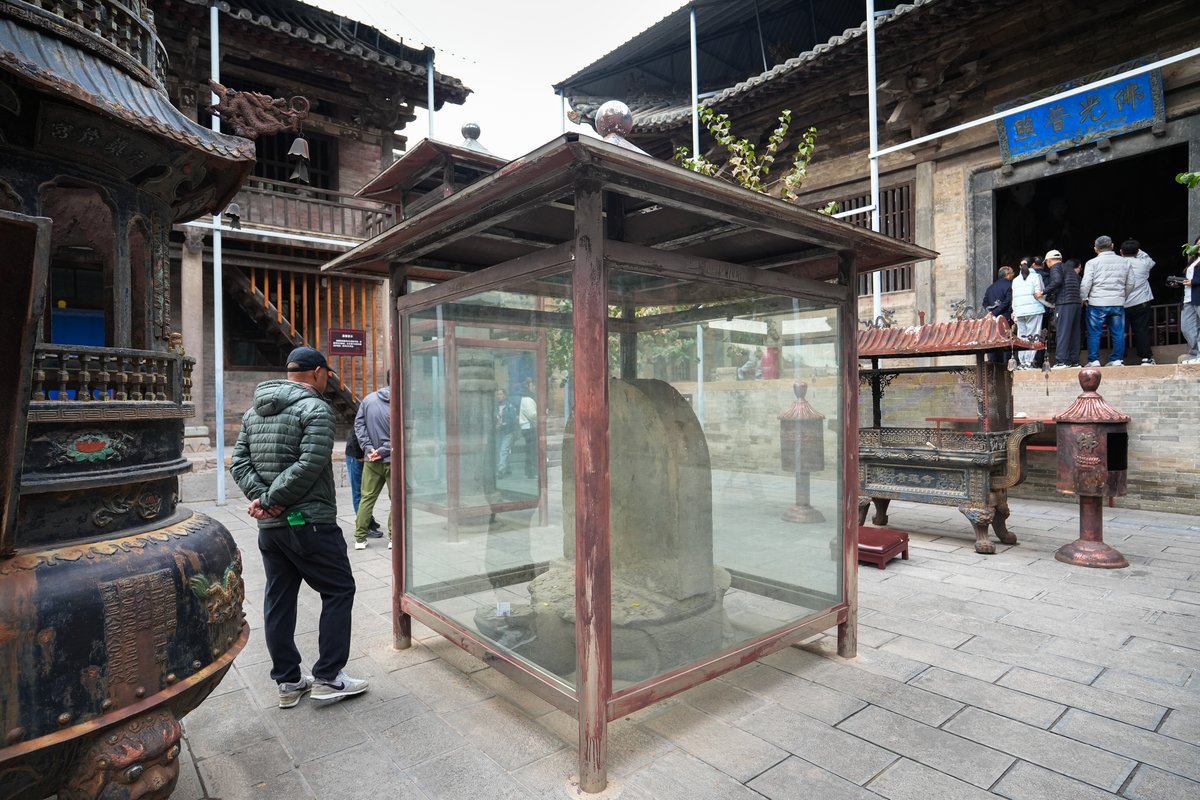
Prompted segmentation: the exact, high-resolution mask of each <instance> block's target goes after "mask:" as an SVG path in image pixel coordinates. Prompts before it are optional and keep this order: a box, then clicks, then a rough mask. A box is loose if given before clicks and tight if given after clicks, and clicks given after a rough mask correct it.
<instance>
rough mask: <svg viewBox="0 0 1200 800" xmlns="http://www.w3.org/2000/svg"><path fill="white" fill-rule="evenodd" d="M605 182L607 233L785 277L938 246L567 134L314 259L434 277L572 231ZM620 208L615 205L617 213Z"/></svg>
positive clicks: (876, 264) (910, 255) (864, 266)
mask: <svg viewBox="0 0 1200 800" xmlns="http://www.w3.org/2000/svg"><path fill="white" fill-rule="evenodd" d="M583 182H590V183H595V184H598V185H599V186H600V187H601V188H603V189H604V190H606V191H607V193H608V194H609V197H610V201H611V202H610V204H609V206H608V208H607V222H606V224H607V230H608V239H609V240H615V241H620V242H623V243H624V244H625V246H633V247H640V248H650V249H651V250H658V251H663V252H670V253H672V254H675V255H678V256H688V257H692V258H693V259H701V260H703V262H701V261H699V260H698V261H697V264H701V263H703V264H706V265H707V267H706V268H711V269H719V265H720V264H721V263H732V264H738V265H742V266H747V267H753V268H756V269H761V270H766V271H774V272H777V273H781V274H787V275H791V276H794V277H800V278H808V279H813V280H829V279H832V278H835V277H836V276H837V274H838V257H839V256H838V254H839V253H852V254H853V255H854V257H855V260H856V264H857V267H858V269H860V270H871V269H880V268H883V267H889V266H894V265H897V264H904V263H909V262H912V261H920V260H926V259H932V258H936V256H937V254H936V253H935V252H933V251H931V250H926V249H925V248H922V247H917V246H915V245H911V244H908V243H905V242H900V241H897V240H895V239H892V238H890V237H887V236H884V235H882V234H878V233H874V232H871V231H865V230H863V229H862V228H859V227H856V226H854V225H851V224H850V223H847V222H841V221H838V220H835V219H832V218H830V217H828V216H824V215H821V214H818V213H816V212H813V211H808V210H805V209H802V208H799V207H797V206H794V205H792V204H789V203H785V202H783V201H782V200H778V199H775V198H771V197H767V196H764V195H761V194H757V193H755V192H750V191H747V190H745V189H742V188H740V187H737V186H733V185H731V184H728V183H725V182H723V181H720V180H717V179H715V178H708V177H704V176H702V175H698V174H696V173H694V172H690V171H688V170H685V169H683V168H681V167H678V166H675V165H672V164H666V163H663V162H661V161H657V160H655V159H653V158H651V157H649V156H646V155H641V154H639V153H635V152H632V151H630V150H627V149H623V148H620V147H617V146H614V145H611V144H608V143H606V142H603V141H599V140H597V139H592V138H590V137H580V136H579V135H577V134H565V135H563V136H561V137H559V138H556V139H553V140H551V141H550V142H549V143H547V144H546V145H544V146H542V147H541V148H538V149H537V150H535V151H533V152H532V153H529V154H528V155H525V156H523V157H521V158H518V159H516V160H514V161H512V162H509V163H508V164H507V165H506V166H504V167H503V168H501V169H500V170H499V171H497V172H495V173H493V174H492V175H489V176H487V177H485V178H483V179H482V180H480V181H478V182H476V183H474V184H472V185H471V186H469V187H467V188H466V189H463V190H462V191H460V192H458V193H457V194H455V195H452V196H451V197H448V198H446V199H444V200H441V201H440V202H438V203H437V204H435V205H433V206H431V207H429V208H427V209H425V210H424V211H422V212H421V213H419V214H417V215H415V216H413V217H411V218H410V219H406V220H404V221H402V222H400V223H399V224H397V225H396V226H395V227H393V228H391V229H390V230H388V231H386V232H384V233H382V234H380V235H378V236H376V237H375V238H373V239H370V240H368V241H367V242H365V243H363V244H361V245H359V246H358V247H356V248H354V249H353V250H350V251H349V252H346V253H344V254H342V255H341V256H339V257H337V258H335V259H334V260H333V261H330V262H329V263H328V264H326V265H325V267H324V268H323V269H325V270H329V271H335V272H366V273H376V274H379V273H387V272H388V271H389V270H390V269H391V267H392V266H394V265H395V266H399V265H407V266H408V267H409V271H410V274H415V273H413V271H412V268H414V267H415V268H424V269H426V270H428V271H430V272H431V273H432V272H436V273H438V274H439V277H440V279H445V278H447V277H452V276H453V275H454V274H456V273H470V272H475V271H478V270H481V269H485V268H487V267H491V266H495V265H497V264H501V263H504V262H506V261H510V260H512V259H515V258H519V257H522V256H528V255H530V254H533V253H537V252H539V251H544V250H547V249H549V248H553V247H558V246H570V243H572V242H573V241H574V238H575V214H574V205H573V203H574V196H575V188H576V186H577V185H579V184H580V183H583ZM618 212H619V213H620V216H619V217H617V216H616V214H617V213H618Z"/></svg>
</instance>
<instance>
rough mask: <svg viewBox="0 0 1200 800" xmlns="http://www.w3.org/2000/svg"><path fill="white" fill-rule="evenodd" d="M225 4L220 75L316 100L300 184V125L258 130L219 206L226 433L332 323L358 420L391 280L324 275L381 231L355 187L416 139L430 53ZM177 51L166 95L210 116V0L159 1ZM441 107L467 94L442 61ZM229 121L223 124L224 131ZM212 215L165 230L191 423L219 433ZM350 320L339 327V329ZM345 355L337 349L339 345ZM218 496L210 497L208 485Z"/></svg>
mask: <svg viewBox="0 0 1200 800" xmlns="http://www.w3.org/2000/svg"><path fill="white" fill-rule="evenodd" d="M217 7H218V9H219V12H220V13H219V15H218V17H219V35H218V41H219V48H218V49H219V52H220V83H221V84H222V85H223V86H225V87H228V88H229V89H230V90H236V91H241V92H258V93H261V94H263V95H269V96H270V97H272V98H280V99H282V100H283V101H284V102H286V103H299V102H302V101H299V100H293V98H303V100H305V101H307V105H308V107H309V110H308V115H307V118H306V119H305V120H304V121H303V126H302V130H301V133H302V135H303V138H304V140H305V141H306V142H307V146H308V147H307V150H308V158H307V160H306V161H305V162H304V164H303V167H304V173H305V175H304V177H305V178H306V181H305V182H299V181H298V180H297V178H293V177H292V176H293V175H297V173H298V172H299V169H298V168H299V166H300V159H299V158H298V157H296V156H289V151H290V150H291V149H292V145H293V144H294V142H295V140H296V139H297V133H295V132H291V131H287V132H279V133H274V134H271V135H267V136H260V137H259V138H258V139H257V140H256V142H255V145H256V147H255V162H254V168H253V170H252V172H251V174H250V176H249V177H248V179H247V180H246V182H245V184H244V185H243V186H242V188H241V190H240V191H239V192H238V193H237V194H236V195H235V196H234V197H232V198H231V199H230V202H229V203H227V204H226V206H225V207H224V209H222V210H223V211H226V212H228V213H226V214H224V216H223V226H224V227H225V228H227V229H228V228H230V227H235V226H240V229H235V230H225V231H224V233H223V236H222V259H221V260H222V290H223V291H222V294H223V301H224V302H223V311H224V329H225V332H224V367H225V376H224V393H225V419H224V425H225V427H226V433H227V440H231V439H229V437H232V436H233V435H235V434H236V430H237V426H238V424H239V421H240V419H241V415H242V413H243V412H244V411H245V409H246V408H248V407H249V405H250V402H251V398H252V396H253V391H254V387H255V386H256V385H257V384H258V383H259V382H260V381H262V380H265V379H266V378H269V377H277V376H278V372H279V367H280V365H281V364H282V363H283V358H284V357H285V356H286V355H287V353H288V352H289V351H290V350H291V348H292V347H294V346H296V345H297V344H309V345H312V346H315V347H318V348H320V349H321V350H322V351H325V352H329V351H330V335H331V334H330V332H331V331H334V332H335V333H334V336H335V337H341V338H342V340H343V341H349V342H350V343H351V344H361V347H359V348H355V347H350V348H349V349H348V350H346V351H344V352H361V353H362V354H361V355H344V356H340V357H337V358H334V359H332V361H331V363H332V366H333V367H334V369H335V370H336V371H337V373H338V375H339V376H340V377H341V379H342V380H341V385H340V387H336V388H335V389H334V390H333V391H332V392H331V397H332V399H333V402H334V411H335V413H336V414H338V415H339V417H340V419H341V420H343V421H345V422H347V423H348V422H350V421H351V420H352V419H353V414H354V411H355V409H356V408H357V403H358V400H359V399H360V398H362V397H363V396H365V395H366V394H367V393H369V392H372V391H374V390H375V389H376V388H378V387H379V386H380V385H382V384H383V383H384V380H385V370H386V360H387V359H386V353H387V347H388V342H387V330H386V324H385V320H386V299H385V298H386V297H387V294H388V293H387V290H386V281H379V280H372V279H367V278H362V277H328V276H320V275H318V272H317V269H318V267H319V266H320V265H321V264H323V263H325V262H326V261H328V260H329V259H331V258H333V257H335V256H336V255H338V254H339V253H342V252H344V251H346V250H349V249H350V248H351V247H353V246H354V245H356V244H358V243H359V242H362V241H364V240H366V239H367V238H369V237H371V236H373V235H375V234H376V233H379V232H380V231H383V230H386V229H387V228H388V227H390V226H391V225H392V224H393V223H394V221H395V208H394V206H393V205H392V204H391V203H387V202H379V201H375V200H371V199H369V198H359V197H356V196H355V193H356V192H357V191H358V190H359V189H360V188H362V187H363V185H364V184H366V183H367V182H368V181H369V180H370V179H371V178H372V177H374V176H375V175H376V174H378V173H379V172H380V170H382V169H383V168H384V167H386V166H387V165H389V164H390V163H392V161H393V159H394V155H395V154H396V153H397V152H398V151H402V150H404V149H406V147H407V143H408V141H407V137H406V136H405V135H404V134H403V133H402V131H403V130H404V128H405V126H406V125H407V124H408V123H409V122H411V121H412V120H413V119H414V110H415V109H416V108H425V107H426V106H427V105H428V102H429V101H428V98H429V85H428V74H429V72H428V71H429V65H430V63H431V60H430V59H431V56H432V55H433V54H432V51H431V50H430V49H429V48H427V47H425V46H424V45H414V44H411V43H405V42H403V41H397V40H395V39H393V38H391V37H389V36H388V35H387V34H384V33H382V32H380V31H379V30H377V29H375V28H373V27H371V26H369V25H366V24H364V23H361V22H358V21H356V20H353V19H348V18H346V17H341V16H338V15H337V14H333V13H330V12H327V11H323V10H321V9H318V8H315V7H313V6H310V5H306V4H303V3H298V2H292V0H234V2H228V3H226V2H222V3H219V4H218V5H217ZM155 13H156V14H157V16H158V20H159V32H160V36H161V37H162V40H163V44H164V45H165V47H166V51H167V55H168V57H169V61H168V66H167V72H166V82H167V87H168V90H169V92H170V96H171V99H172V102H174V104H175V105H176V106H177V107H178V108H179V109H180V110H181V111H182V113H183V114H184V115H185V116H187V117H189V118H191V119H194V120H197V121H199V122H200V123H201V124H204V125H208V124H209V122H210V119H211V116H210V113H209V110H208V109H209V105H210V102H211V95H210V89H209V85H208V80H209V77H210V74H209V73H210V62H209V48H210V37H209V3H208V2H207V0H163V1H162V2H160V3H157V4H156V5H155ZM433 78H434V79H433V101H434V107H435V109H438V108H441V107H442V106H443V105H444V104H445V103H454V104H461V103H462V102H463V101H464V100H465V99H466V97H467V95H468V94H469V93H470V89H468V88H467V87H465V86H463V84H462V81H460V80H459V79H457V78H455V77H453V76H450V75H447V74H445V73H442V72H440V71H436V69H435V71H434V76H433ZM228 129H229V128H228V125H227V124H226V126H225V127H223V130H228ZM211 225H212V220H211V218H206V219H202V220H197V221H195V222H193V223H191V224H188V225H181V226H177V227H176V228H175V229H174V232H173V234H172V236H171V265H172V270H173V272H174V277H175V281H174V282H173V286H174V287H175V300H176V302H177V303H178V304H179V305H177V308H178V309H179V311H177V316H178V317H179V319H180V326H181V332H182V334H183V341H184V346H185V348H186V349H187V352H188V355H190V356H193V357H195V358H196V360H197V363H196V379H195V392H194V400H195V404H196V418H195V420H194V421H193V422H192V423H190V424H192V425H196V426H200V425H203V426H206V427H207V428H208V431H207V434H208V436H210V437H215V425H216V421H215V418H214V402H213V395H214V372H213V347H214V345H213V329H212V319H213V297H212V286H213V278H212V255H213V248H212V230H211ZM339 331H341V332H342V333H336V332H339ZM331 355H336V353H331ZM210 496H211V495H210Z"/></svg>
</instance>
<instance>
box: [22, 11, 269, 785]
mask: <svg viewBox="0 0 1200 800" xmlns="http://www.w3.org/2000/svg"><path fill="white" fill-rule="evenodd" d="M164 66H165V51H163V48H162V45H161V43H160V42H159V40H158V37H157V34H156V33H155V30H154V26H153V22H152V15H151V14H150V13H149V11H148V10H147V9H146V8H145V6H144V4H142V3H139V2H134V3H129V4H127V5H125V4H121V3H116V2H110V1H109V0H98V1H97V2H89V3H86V4H84V3H80V4H68V5H67V6H63V7H61V8H60V7H59V6H54V8H53V9H50V8H49V7H48V6H46V5H45V4H42V5H41V6H34V5H31V4H26V3H23V2H21V1H20V0H11V1H10V2H6V3H4V4H2V5H0V253H2V254H3V258H0V281H2V282H3V286H4V290H5V302H4V303H3V304H0V341H2V342H3V343H4V347H3V348H0V397H2V398H3V402H2V403H0V431H2V432H3V434H2V435H3V446H2V447H0V499H2V501H3V507H2V511H3V513H2V514H0V797H2V798H4V799H5V800H34V799H35V798H42V797H46V796H47V795H52V794H55V793H57V796H58V797H59V798H63V799H64V800H84V799H85V798H86V799H88V800H90V799H91V798H113V799H114V800H115V799H117V798H120V799H121V800H126V799H127V798H164V797H167V796H168V795H169V794H170V793H171V791H172V790H173V789H174V786H175V782H176V779H177V778H178V773H179V762H178V756H179V750H180V744H179V740H180V736H181V725H180V720H181V719H182V718H183V716H184V715H185V714H187V713H188V712H189V711H191V710H192V709H193V708H195V707H196V706H197V705H198V704H199V703H200V702H201V701H202V700H203V699H204V698H205V697H206V696H207V695H208V694H209V693H210V692H211V691H212V690H213V688H214V687H215V686H216V685H217V684H218V683H219V682H220V680H221V678H222V677H223V676H224V675H225V673H226V672H227V671H228V669H229V667H230V665H231V663H232V662H233V658H234V657H235V656H236V655H237V653H238V652H239V651H240V650H241V648H242V646H243V645H244V644H245V642H246V637H247V635H248V628H247V626H246V624H245V621H244V619H243V614H242V600H243V596H244V587H243V584H242V577H241V569H242V564H241V558H240V556H239V553H238V550H237V546H236V544H235V543H234V541H233V539H232V537H231V536H230V535H229V532H228V531H226V530H225V528H224V527H222V526H221V525H220V524H219V523H217V522H216V521H214V520H212V519H210V518H208V517H206V516H204V515H202V514H195V513H193V512H192V511H190V510H188V509H187V508H185V507H183V506H181V505H179V496H178V476H179V475H180V474H181V473H183V472H186V471H187V470H188V469H189V465H188V462H187V461H186V460H185V458H184V457H183V426H184V420H185V419H186V418H187V417H188V416H190V415H191V414H192V413H193V410H194V408H193V405H192V402H191V381H192V376H191V370H192V363H193V361H192V359H190V358H188V357H187V356H186V355H184V352H183V346H182V342H181V341H180V337H179V335H178V334H177V333H175V332H174V330H173V326H172V319H171V280H170V278H171V264H170V258H169V255H168V252H169V250H168V237H169V235H170V228H171V225H172V224H174V223H177V222H182V221H186V220H189V219H192V218H195V217H196V216H198V215H200V214H202V213H206V212H213V211H219V210H221V209H223V208H224V205H225V203H226V202H228V200H229V198H230V196H231V195H232V193H233V192H234V191H236V189H237V187H238V186H239V185H240V183H241V180H242V178H243V177H244V175H245V173H246V172H247V170H248V169H249V167H250V166H251V164H252V162H253V148H252V146H251V145H250V143H249V142H246V141H244V140H242V139H236V138H233V137H229V136H223V135H221V134H219V133H213V132H211V131H208V130H207V129H205V128H203V127H202V126H200V125H197V124H196V123H194V122H192V121H190V120H188V119H187V118H185V117H184V116H183V115H182V114H181V113H180V112H179V111H177V110H176V109H175V108H174V107H173V106H172V105H171V103H170V102H169V100H168V99H167V95H166V90H165V87H164V84H163V69H164Z"/></svg>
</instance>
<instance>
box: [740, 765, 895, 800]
mask: <svg viewBox="0 0 1200 800" xmlns="http://www.w3.org/2000/svg"><path fill="white" fill-rule="evenodd" d="M746 785H747V786H748V787H750V788H751V789H753V790H754V791H756V792H758V793H759V794H761V795H763V796H764V797H767V798H770V800H807V798H820V800H875V798H877V797H878V795H875V794H872V793H871V792H868V791H867V790H866V789H863V788H862V787H860V786H858V785H856V784H853V783H851V782H850V781H848V780H846V779H844V778H839V777H838V776H837V775H834V774H833V773H832V772H827V771H825V770H823V769H821V768H820V767H818V766H816V765H814V764H810V763H808V762H807V761H802V760H801V759H799V758H796V757H795V756H791V757H789V758H788V759H787V760H785V761H782V762H780V763H779V764H776V765H775V766H773V767H771V768H770V769H769V770H767V771H766V772H764V773H763V774H762V775H759V776H758V777H757V778H755V779H754V780H752V781H750V782H749V783H747V784H746Z"/></svg>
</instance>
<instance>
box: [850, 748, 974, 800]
mask: <svg viewBox="0 0 1200 800" xmlns="http://www.w3.org/2000/svg"><path fill="white" fill-rule="evenodd" d="M868 788H869V789H870V790H871V791H872V792H875V793H876V794H880V795H883V796H884V797H886V798H889V800H988V798H991V797H992V795H990V794H988V793H987V792H985V791H983V790H981V789H978V788H976V787H974V786H972V785H971V784H969V783H964V782H963V781H960V780H958V779H957V778H955V777H953V776H950V775H947V774H945V773H944V772H938V771H937V770H935V769H930V768H929V767H927V766H925V765H924V764H918V763H917V762H915V761H909V760H908V759H907V758H902V759H900V760H899V761H897V762H896V763H895V764H893V765H892V766H890V767H888V768H887V769H886V770H884V771H883V773H882V774H880V775H879V776H878V777H877V778H875V780H873V781H871V783H870V784H868Z"/></svg>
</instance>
